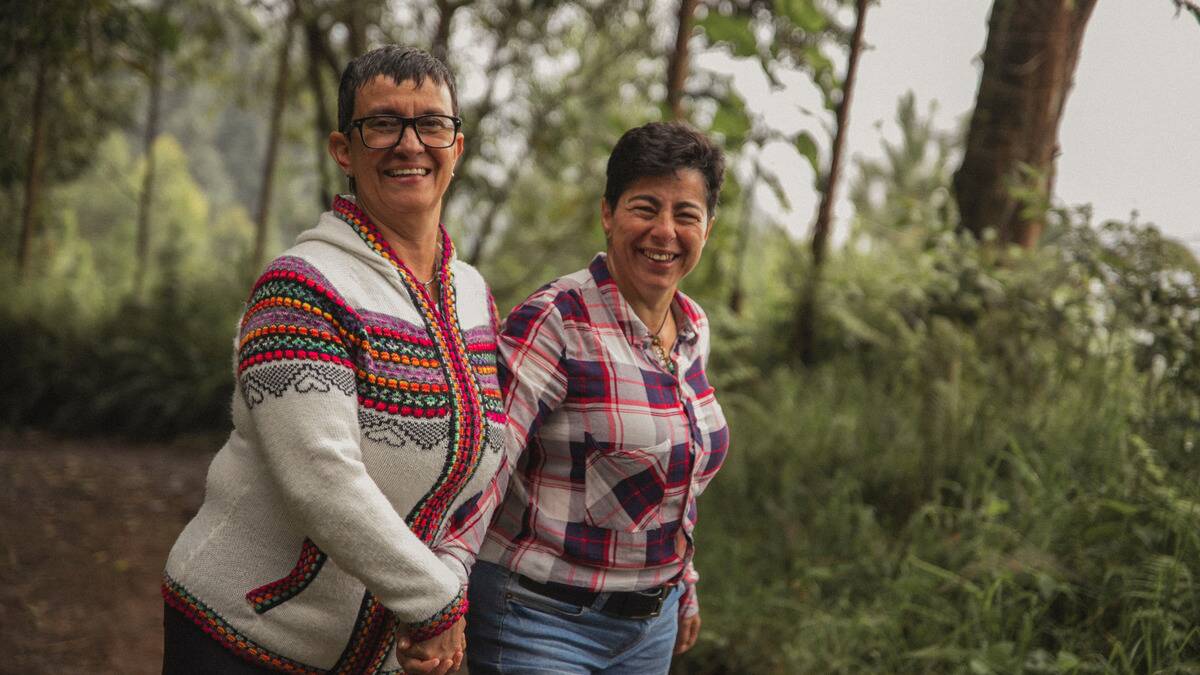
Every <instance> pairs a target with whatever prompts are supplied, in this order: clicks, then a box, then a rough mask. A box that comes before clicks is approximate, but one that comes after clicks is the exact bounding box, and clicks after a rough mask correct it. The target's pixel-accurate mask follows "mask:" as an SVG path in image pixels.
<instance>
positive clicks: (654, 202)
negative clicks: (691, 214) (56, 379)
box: [629, 194, 701, 211]
mask: <svg viewBox="0 0 1200 675" xmlns="http://www.w3.org/2000/svg"><path fill="white" fill-rule="evenodd" d="M638 200H641V201H647V202H650V205H651V206H653V207H654V208H656V209H657V208H662V200H661V199H659V198H658V197H655V196H654V195H647V194H637V195H633V196H631V197H630V198H629V202H630V203H631V204H632V202H635V201H638ZM675 208H676V209H688V208H691V209H696V210H697V211H699V210H701V206H700V204H698V203H696V202H693V201H682V202H679V203H678V204H675Z"/></svg>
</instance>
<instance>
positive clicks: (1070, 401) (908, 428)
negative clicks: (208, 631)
mask: <svg viewBox="0 0 1200 675" xmlns="http://www.w3.org/2000/svg"><path fill="white" fill-rule="evenodd" d="M1095 4H1096V2H1095V0H1076V1H1075V2H1059V1H1057V0H995V2H994V3H993V5H992V12H991V15H990V19H989V27H988V28H989V30H988V40H987V44H986V45H981V49H982V65H983V68H982V77H981V86H980V89H979V91H978V94H977V99H976V107H975V109H974V111H973V114H972V116H971V118H970V120H969V123H968V124H967V125H966V127H964V128H961V129H940V128H937V127H936V125H935V124H934V123H933V121H932V118H931V113H929V112H928V111H927V109H926V108H924V107H923V106H922V105H921V104H919V103H918V102H917V101H916V99H915V98H914V97H912V96H907V97H904V98H903V99H901V100H900V101H898V102H897V124H898V126H899V129H900V137H899V140H896V141H892V142H888V143H887V144H886V145H885V147H884V148H883V149H882V150H883V151H882V153H881V155H880V156H881V157H882V159H858V160H856V161H853V162H851V161H849V160H848V159H846V157H845V152H844V147H845V134H846V130H847V128H848V126H847V116H848V115H853V98H852V95H853V93H854V73H855V68H856V63H857V60H858V57H859V55H860V54H861V50H862V47H863V45H862V27H863V25H864V23H865V22H866V21H869V20H870V16H871V11H872V7H873V4H872V3H870V2H868V1H867V0H774V1H767V0H737V1H732V0H719V1H718V0H669V1H668V0H576V1H562V2H546V1H541V0H428V1H425V2H413V3H401V2H383V1H380V0H293V1H291V2H282V1H281V2H270V1H268V0H241V1H237V0H218V1H216V2H211V1H209V2H199V1H198V0H172V1H167V0H147V1H145V2H132V1H129V0H90V1H87V2H84V1H81V0H69V1H64V2H54V3H48V2H46V3H26V4H24V5H21V6H17V5H13V6H12V7H11V8H10V9H8V10H5V11H4V12H3V13H0V17H2V18H0V25H2V26H3V28H4V34H5V35H6V36H10V39H9V40H8V42H7V43H6V44H5V45H4V47H3V52H0V55H2V56H0V58H2V59H3V60H2V62H0V80H2V81H3V83H4V85H5V91H6V92H8V94H7V95H6V96H5V97H4V98H3V100H2V101H0V118H2V120H3V124H0V134H3V141H4V143H5V146H6V148H8V150H7V152H6V153H5V154H4V155H3V156H2V157H0V199H3V200H4V202H5V203H6V204H8V205H9V208H8V212H9V213H10V214H12V216H11V217H10V218H9V219H8V220H6V221H5V224H3V225H0V228H3V232H2V235H3V241H5V242H6V244H5V247H4V254H3V256H0V275H2V277H3V278H4V279H5V284H6V287H8V288H10V289H15V292H12V290H10V292H8V293H5V294H4V295H3V297H2V299H0V340H2V343H3V344H4V346H5V358H4V360H3V365H2V366H0V368H2V369H3V370H2V371H0V373H2V375H3V378H2V381H3V382H4V383H5V385H6V386H5V387H4V388H3V390H2V391H0V411H2V412H0V416H2V417H0V424H2V425H3V427H4V429H6V430H8V432H9V433H10V434H18V435H16V436H14V437H13V438H16V439H17V440H15V441H9V442H8V443H7V445H14V444H15V445H19V444H20V443H21V440H20V439H22V438H29V436H22V435H19V434H28V433H29V432H30V431H31V430H32V431H35V432H40V433H49V434H54V435H55V436H56V437H82V438H88V439H95V438H104V439H109V440H106V441H105V442H104V443H97V445H98V446H99V447H104V448H108V447H111V439H113V438H119V439H125V440H128V441H163V440H165V439H174V438H179V437H187V436H189V435H193V434H202V435H210V436H211V435H215V436H219V435H220V433H221V432H222V431H223V430H227V429H228V427H229V424H230V421H229V413H228V401H229V396H230V392H231V389H232V373H231V368H230V359H231V354H232V352H231V344H232V336H233V334H234V331H235V326H236V322H237V318H238V316H239V314H240V310H241V306H242V302H243V301H244V298H245V293H246V289H247V288H248V284H249V283H250V281H251V280H252V279H253V277H254V276H255V272H256V270H258V269H260V268H261V266H262V264H263V262H264V261H265V260H266V259H267V258H269V257H270V256H271V255H273V254H274V253H276V252H278V251H280V250H282V248H283V247H284V246H285V245H286V244H287V243H288V242H290V241H291V240H292V239H293V238H294V236H295V235H296V234H297V233H298V232H299V231H301V230H303V229H305V228H307V227H309V226H310V225H311V224H312V223H313V222H314V221H315V217H316V215H317V214H318V213H319V212H320V211H321V210H323V209H324V208H325V207H326V206H327V205H328V203H329V200H330V195H331V194H332V193H333V192H334V191H335V190H338V189H343V186H341V185H339V184H338V183H337V181H336V176H337V172H336V171H335V170H334V166H333V164H332V162H331V161H330V160H329V158H328V157H327V155H326V153H325V139H326V137H327V135H328V133H329V131H330V130H331V129H332V127H333V120H334V118H335V116H334V112H335V111H334V106H335V101H336V94H335V92H336V78H337V75H338V74H339V73H340V70H341V67H342V66H343V65H344V63H345V62H346V60H347V59H348V58H349V56H351V55H353V54H357V53H361V52H362V51H364V50H365V49H367V48H369V47H370V46H373V45H376V44H380V43H383V42H400V43H404V44H412V45H418V46H422V47H425V48H428V49H430V50H432V51H434V52H435V53H437V54H439V55H441V56H443V57H446V58H447V59H448V60H449V62H450V64H451V65H452V67H453V68H454V69H455V71H456V72H457V73H458V77H459V80H460V81H459V86H460V92H461V94H460V97H461V100H462V104H463V111H462V116H463V118H464V120H465V136H466V139H467V141H466V142H467V146H466V154H465V156H464V158H463V163H462V165H461V166H460V168H459V170H458V176H457V178H456V180H455V182H454V185H453V186H452V188H451V192H450V194H449V197H448V200H447V205H446V211H445V221H446V223H447V224H448V226H449V228H450V230H451V233H452V235H453V236H454V238H455V241H456V244H457V246H458V250H459V255H460V256H461V257H462V258H464V259H466V260H468V261H470V262H472V263H473V264H476V265H477V266H478V267H479V268H480V269H481V270H482V272H483V273H484V275H485V276H486V278H487V279H488V280H489V282H490V283H491V285H492V287H493V290H494V292H495V295H496V298H497V302H498V304H499V306H500V307H501V308H502V309H503V308H508V307H511V306H513V305H514V304H515V303H516V302H518V301H519V300H520V299H521V298H523V297H524V296H525V295H526V294H527V293H529V292H531V291H532V290H533V289H534V288H536V287H537V286H538V285H540V284H541V283H543V282H544V281H546V280H548V279H550V278H553V277H554V276H556V275H559V274H561V273H564V272H567V271H571V270H575V269H578V268H579V267H581V266H582V265H583V264H584V263H585V262H586V260H588V259H589V257H590V255H591V254H592V253H593V252H594V251H596V250H599V249H601V248H602V247H603V239H602V237H601V234H600V231H599V227H598V212H597V205H598V203H599V199H600V194H601V190H602V185H603V181H602V178H601V177H602V176H603V173H604V162H605V159H606V157H607V153H608V151H609V149H610V148H611V145H612V143H613V142H614V141H615V139H616V138H617V137H618V136H619V135H620V133H621V132H623V131H624V130H625V129H627V128H629V127H632V126H635V125H638V124H641V123H644V122H646V121H648V120H653V119H669V118H678V119H686V120H689V121H690V122H692V123H693V124H695V125H696V126H698V127H700V128H701V129H703V130H705V131H707V132H709V133H711V134H712V135H713V136H714V137H716V138H718V139H719V140H720V141H721V142H722V143H723V145H724V147H725V148H726V149H727V152H728V153H729V155H730V157H731V162H730V165H731V170H730V172H729V174H728V176H727V182H726V187H725V190H724V192H723V193H722V195H721V205H720V209H719V212H718V223H717V225H716V228H715V230H714V234H713V236H712V238H711V239H710V241H709V244H708V246H707V248H706V250H705V254H704V258H703V261H702V263H701V265H700V267H698V268H697V270H696V271H695V272H694V273H693V274H692V275H691V277H689V279H688V280H687V282H686V285H685V290H687V292H688V293H689V294H691V295H692V296H693V297H695V298H697V299H698V300H699V301H700V302H701V303H702V304H703V305H704V307H705V308H706V309H707V311H708V313H709V315H710V317H711V318H712V320H713V326H714V340H713V344H714V351H713V355H712V363H711V367H710V369H711V372H712V374H713V379H714V381H715V383H716V386H717V388H718V393H719V396H720V400H721V402H722V404H723V406H724V408H725V410H726V413H727V416H728V418H729V420H730V425H731V427H732V435H733V439H734V443H733V446H732V450H731V454H730V458H729V461H728V462H727V464H726V468H725V469H724V470H723V471H722V472H721V475H720V477H719V478H718V479H717V480H716V481H714V483H713V485H712V487H711V489H710V491H709V492H708V493H706V494H705V495H704V497H703V499H702V500H701V509H702V511H703V518H702V519H701V523H702V524H701V526H700V529H699V533H698V541H699V554H698V555H699V560H698V567H699V569H700V570H701V574H702V577H703V579H702V582H701V600H702V606H703V617H704V630H703V632H702V635H701V638H700V641H699V643H698V644H697V646H696V647H695V649H694V650H693V651H692V652H690V653H689V654H687V655H686V656H685V657H683V658H682V659H680V661H679V663H677V665H676V667H677V669H678V670H679V671H680V672H688V673H709V672H711V673H744V672H781V673H859V672H882V673H908V672H911V673H929V672H935V673H936V672H973V673H1016V672H1029V673H1074V672H1120V673H1124V672H1137V673H1143V672H1163V673H1167V672H1171V673H1176V672H1178V673H1185V672H1192V673H1194V672H1200V578H1198V577H1200V462H1197V456H1196V455H1197V449H1196V441H1197V435H1198V433H1200V265H1198V263H1197V260H1196V258H1195V256H1194V255H1193V254H1192V253H1191V252H1190V251H1189V250H1188V249H1187V247H1186V246H1184V245H1182V244H1180V243H1179V242H1177V241H1175V240H1172V239H1171V238H1169V237H1165V236H1163V235H1162V234H1161V233H1160V232H1159V230H1157V229H1156V228H1154V227H1153V226H1150V225H1144V224H1140V223H1137V222H1105V223H1093V222H1091V216H1090V211H1089V209H1087V208H1086V207H1067V206H1065V205H1063V204H1062V203H1061V202H1060V201H1058V200H1056V199H1055V197H1054V189H1053V187H1054V179H1055V154H1056V152H1057V145H1058V143H1057V134H1058V128H1059V122H1060V120H1061V118H1062V116H1063V115H1064V114H1065V115H1070V104H1069V100H1068V96H1067V95H1068V93H1069V89H1070V82H1071V76H1072V74H1073V72H1074V69H1075V67H1076V65H1077V61H1078V57H1079V49H1080V45H1081V44H1082V43H1083V42H1084V41H1085V39H1086V27H1087V22H1088V19H1089V17H1090V14H1091V11H1092V9H1093V8H1094V6H1095ZM1148 4H1149V3H1148ZM1158 4H1159V5H1161V6H1166V7H1170V6H1172V5H1173V6H1174V7H1175V8H1176V10H1177V11H1178V12H1179V13H1180V14H1181V16H1180V18H1179V20H1180V21H1191V20H1192V19H1195V20H1196V21H1200V7H1197V5H1196V4H1195V3H1193V2H1189V1H1187V0H1160V2H1159V3H1158ZM1197 40H1200V30H1198V31H1197ZM713 50H720V51H724V52H726V53H728V54H729V55H731V56H734V57H738V58H741V59H744V60H745V62H747V63H751V64H757V66H756V67H758V68H760V69H761V71H762V73H763V74H764V75H765V76H766V77H767V78H768V80H769V81H771V82H774V83H778V82H780V81H781V80H784V79H788V78H794V77H797V76H798V77H802V78H805V79H806V80H808V81H811V83H813V85H815V87H816V88H817V90H818V91H819V92H820V93H821V97H820V98H821V102H820V105H819V107H817V108H815V109H811V110H807V111H804V113H803V114H805V115H808V116H811V117H812V118H813V119H815V120H817V124H816V126H815V128H816V129H817V130H818V131H816V132H812V131H790V132H785V131H781V130H779V129H775V128H772V127H771V126H770V125H769V124H767V123H766V120H765V119H764V118H763V117H762V116H761V115H757V114H755V113H753V112H752V111H751V110H750V109H748V107H747V105H746V102H745V101H743V100H742V99H741V97H740V96H739V94H738V91H737V89H736V87H735V86H734V85H733V82H732V81H731V79H730V77H728V76H726V75H721V74H719V73H715V72H712V71H708V70H705V69H703V68H700V67H697V66H696V58H695V55H696V53H697V52H711V51H713ZM798 114H799V113H798ZM781 142H782V143H786V144H789V145H790V146H791V147H793V148H794V149H795V151H796V153H797V156H799V157H802V158H804V161H805V162H807V164H808V167H809V168H811V171H810V172H807V173H805V175H804V177H799V176H798V175H797V173H796V172H794V171H789V170H780V166H779V165H778V164H775V163H773V162H769V161H764V149H765V148H767V147H768V146H770V145H771V144H778V143H781ZM813 176H815V180H813V179H812V177H813ZM797 181H804V182H805V184H806V188H805V189H807V190H810V191H811V192H812V194H813V195H814V200H815V201H816V202H818V203H819V206H818V208H817V209H816V211H817V212H816V214H815V217H814V220H813V223H812V227H811V228H810V230H809V231H807V232H804V233H802V236H797V234H796V233H794V232H789V231H788V229H787V228H785V227H783V226H782V225H781V222H780V218H779V217H778V211H777V210H774V209H771V208H764V202H770V203H772V204H778V205H779V207H781V208H783V209H785V210H786V209H787V208H788V207H789V203H788V202H789V200H788V196H787V195H788V193H789V191H790V190H793V189H794V187H795V183H796V182H797ZM839 190H840V193H842V194H845V195H848V197H849V199H850V203H851V204H852V207H853V208H852V210H851V211H852V212H851V213H850V214H847V216H848V218H847V222H844V223H842V224H841V227H842V230H841V231H842V232H843V233H844V236H840V237H839V238H838V242H839V245H838V246H831V245H830V238H831V231H832V225H833V213H834V211H833V204H834V203H835V202H836V201H837V199H838V196H839ZM1193 225H1195V223H1193ZM215 447H216V445H215V441H214V444H212V445H208V446H206V447H205V449H204V450H203V451H198V452H201V453H204V452H207V453H211V452H212V451H213V450H214V449H215ZM5 452H6V453H11V452H12V451H10V450H6V451H5ZM97 452H102V451H101V450H97ZM10 456H11V455H10ZM0 459H2V460H4V461H6V462H8V461H10V458H6V457H0ZM6 466H10V464H6ZM197 466H201V467H202V462H201V463H200V464H197ZM46 471H47V472H48V475H49V474H55V472H56V471H58V467H54V466H50V467H49V468H47V469H46ZM62 472H63V473H64V474H66V473H70V467H65V468H62ZM10 479H11V476H10ZM50 482H53V481H52V480H51V481H50ZM13 494H16V493H15V492H14V493H13ZM6 504H8V505H10V506H12V507H13V508H17V507H18V506H19V505H16V502H15V500H13V501H12V502H11V503H9V502H6ZM9 534H13V533H9ZM17 534H20V533H17ZM6 539H11V538H10V537H6ZM167 543H168V544H169V541H168V542H167ZM26 545H28V544H23V543H16V542H11V541H10V542H7V543H5V544H4V546H5V554H6V557H7V558H8V559H9V561H10V562H12V561H17V560H19V559H20V558H21V557H22V555H23V548H22V546H26ZM97 560H98V558H97ZM100 562H104V561H100ZM78 564H82V565H85V566H87V565H93V564H98V563H97V561H95V560H94V561H86V560H85V561H79V562H78ZM160 564H161V561H157V560H151V561H148V563H147V565H148V567H150V568H154V567H155V566H157V565H160ZM35 573H36V572H35ZM7 597H8V596H5V595H4V594H3V593H0V600H5V599H6V598H7ZM31 607H32V609H31ZM23 611H27V612H28V617H29V620H30V622H31V623H32V625H33V627H34V628H35V632H36V629H37V627H38V622H39V621H40V620H42V618H44V617H43V613H44V612H45V611H46V610H45V608H42V609H38V608H37V606H36V604H35V605H28V606H26V607H25V608H24V610H23ZM5 630H6V631H8V630H10V629H8V628H6V629H5ZM81 630H82V628H81ZM7 639H8V638H6V640H7ZM27 651H28V650H27ZM29 658H30V659H31V660H30V661H29V663H37V658H36V655H35V656H29ZM25 672H31V671H29V670H27V671H25Z"/></svg>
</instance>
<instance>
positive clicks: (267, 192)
mask: <svg viewBox="0 0 1200 675" xmlns="http://www.w3.org/2000/svg"><path fill="white" fill-rule="evenodd" d="M295 21H296V14H295V12H293V13H292V15H291V16H290V17H288V21H287V26H286V27H285V28H284V31H283V42H282V43H281V44H280V45H279V57H278V58H279V61H278V63H277V65H276V67H275V93H274V96H273V98H272V100H271V125H270V127H269V129H268V131H267V154H266V157H264V158H263V170H262V183H261V185H260V187H259V193H258V216H257V218H255V226H254V253H253V254H252V257H251V259H250V263H251V267H252V269H253V270H254V272H258V270H259V269H261V268H262V265H263V262H264V258H265V257H266V254H267V238H268V237H267V235H268V229H267V224H268V222H269V218H270V213H271V192H272V188H273V186H274V183H275V181H274V178H275V163H276V160H277V158H278V156H279V136H280V135H281V133H282V128H283V109H284V107H285V106H286V105H287V94H288V73H289V67H288V66H289V55H290V52H291V47H292V27H293V25H294V24H295Z"/></svg>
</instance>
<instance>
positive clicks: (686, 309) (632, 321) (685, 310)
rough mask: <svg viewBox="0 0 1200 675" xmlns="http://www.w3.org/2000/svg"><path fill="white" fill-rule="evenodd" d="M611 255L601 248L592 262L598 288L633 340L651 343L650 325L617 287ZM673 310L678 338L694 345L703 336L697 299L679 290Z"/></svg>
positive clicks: (643, 344)
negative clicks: (610, 269) (611, 265)
mask: <svg viewBox="0 0 1200 675" xmlns="http://www.w3.org/2000/svg"><path fill="white" fill-rule="evenodd" d="M607 259H608V257H607V255H606V254H605V253H604V252H600V253H597V254H596V257H594V258H592V262H591V263H590V264H589V265H588V271H589V272H591V275H592V280H593V281H595V282H596V289H597V290H599V291H600V298H601V299H602V300H603V301H604V306H605V307H607V308H608V310H609V312H610V313H612V315H613V318H614V319H616V323H617V325H619V326H620V327H621V331H622V332H623V333H624V334H625V338H626V339H627V340H629V344H631V345H633V346H635V347H649V346H650V342H651V340H652V339H653V336H652V335H651V334H650V329H649V328H647V327H646V324H645V323H643V322H642V320H641V319H640V318H639V317H638V315H637V314H636V313H635V312H634V311H633V308H632V307H630V306H629V302H628V301H626V300H625V296H623V295H621V289H619V288H617V282H616V280H614V279H613V278H612V273H611V272H609V271H608V262H607ZM671 311H672V312H674V314H675V324H676V332H677V337H676V339H677V340H678V341H679V342H682V343H684V344H687V345H689V346H690V345H694V344H695V343H696V339H697V338H699V337H700V333H699V331H698V330H697V329H696V321H698V320H699V316H700V315H699V311H698V310H697V308H696V306H695V303H693V302H692V299H691V298H689V297H687V296H686V295H684V294H683V293H682V292H680V291H679V290H676V291H675V297H674V299H672V301H671Z"/></svg>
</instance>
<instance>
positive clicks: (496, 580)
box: [467, 560, 681, 675]
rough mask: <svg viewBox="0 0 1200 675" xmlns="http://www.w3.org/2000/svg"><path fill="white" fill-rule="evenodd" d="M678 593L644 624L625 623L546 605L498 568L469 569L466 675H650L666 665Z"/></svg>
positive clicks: (603, 596) (561, 605)
mask: <svg viewBox="0 0 1200 675" xmlns="http://www.w3.org/2000/svg"><path fill="white" fill-rule="evenodd" d="M680 588H681V587H680V586H678V585H676V586H675V587H674V588H673V589H672V590H671V592H670V594H669V595H668V596H667V599H666V600H665V601H664V602H663V606H662V612H661V613H660V614H659V615H658V616H656V617H651V618H648V619H624V618H620V617H615V616H610V615H608V614H604V613H602V612H600V611H599V610H597V609H594V607H599V606H602V605H603V604H604V601H605V600H606V599H607V597H608V596H607V594H604V593H602V594H600V596H599V597H598V598H597V599H596V601H595V602H594V603H593V606H591V607H580V606H578V605H572V604H569V603H565V602H561V601H558V600H554V599H552V598H547V597H545V596H543V595H541V594H539V593H535V592H534V591H531V590H529V589H527V588H525V587H523V586H521V585H520V584H519V583H517V576H516V575H515V574H513V573H512V572H510V571H508V570H507V569H505V568H503V567H500V566H498V565H493V564H491V563H487V562H484V561H482V560H480V561H478V562H476V563H475V568H474V571H472V572H471V585H470V587H469V591H468V592H469V594H470V600H471V608H470V613H469V614H468V616H467V662H468V667H469V669H470V672H471V675H507V674H510V673H519V674H521V675H525V674H527V673H528V674H530V675H534V674H538V675H551V674H554V675H558V674H560V673H578V674H591V673H603V674H604V675H624V674H628V675H656V674H658V673H666V672H667V670H668V669H669V668H670V666H671V652H672V651H673V649H674V647H675V631H676V630H677V629H678V627H679V624H678V616H677V615H678V613H679V595H680V593H681V590H680Z"/></svg>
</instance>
